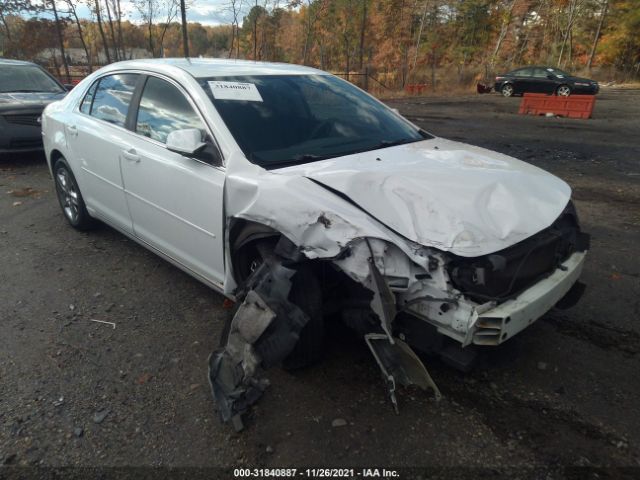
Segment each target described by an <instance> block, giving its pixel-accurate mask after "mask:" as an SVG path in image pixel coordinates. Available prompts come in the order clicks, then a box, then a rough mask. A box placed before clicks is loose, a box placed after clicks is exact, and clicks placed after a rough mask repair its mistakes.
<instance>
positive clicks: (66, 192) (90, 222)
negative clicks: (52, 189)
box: [53, 157, 95, 230]
mask: <svg viewBox="0 0 640 480" xmlns="http://www.w3.org/2000/svg"><path fill="white" fill-rule="evenodd" d="M53 178H54V181H55V184H56V194H57V196H58V202H60V208H62V213H64V216H65V218H66V219H67V221H68V222H69V224H70V225H71V226H72V227H73V228H75V229H77V230H89V229H90V228H92V227H93V226H94V225H95V220H94V219H93V218H92V217H91V215H89V212H87V207H86V205H85V203H84V199H83V198H82V194H81V193H80V188H78V182H76V178H75V177H74V176H73V173H72V172H71V168H69V165H68V164H67V162H66V161H65V159H64V158H62V157H61V158H59V159H58V160H57V161H56V162H55V164H54V165H53Z"/></svg>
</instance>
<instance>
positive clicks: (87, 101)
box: [80, 80, 100, 115]
mask: <svg viewBox="0 0 640 480" xmlns="http://www.w3.org/2000/svg"><path fill="white" fill-rule="evenodd" d="M99 82H100V81H99V80H97V81H95V82H93V85H91V86H90V87H89V90H87V93H86V95H85V96H84V98H83V99H82V103H81V104H80V111H81V112H82V113H86V114H87V115H89V114H90V113H91V104H92V103H93V97H94V95H95V93H96V88H98V83H99Z"/></svg>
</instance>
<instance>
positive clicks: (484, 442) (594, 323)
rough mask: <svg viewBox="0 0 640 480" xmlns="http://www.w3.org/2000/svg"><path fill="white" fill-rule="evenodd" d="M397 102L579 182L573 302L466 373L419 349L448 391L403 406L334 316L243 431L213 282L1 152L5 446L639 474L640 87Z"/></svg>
mask: <svg viewBox="0 0 640 480" xmlns="http://www.w3.org/2000/svg"><path fill="white" fill-rule="evenodd" d="M389 103H390V104H391V105H392V106H394V107H396V108H399V109H400V111H401V112H402V113H403V114H404V115H406V116H407V117H408V118H410V119H411V120H412V121H414V122H416V123H417V124H419V125H420V126H422V127H423V128H425V129H426V130H428V131H431V132H433V133H435V134H437V135H440V136H443V137H447V138H451V139H455V140H461V141H465V142H467V143H471V144H475V145H480V146H483V147H488V148H490V149H494V150H497V151H500V152H503V153H506V154H509V155H513V156H515V157H517V158H520V159H523V160H525V161H527V162H531V163H533V164H535V165H538V166H541V167H543V168H545V169H548V170H550V171H551V172H553V173H555V174H556V175H559V176H560V177H562V178H563V179H565V180H566V181H568V182H569V183H570V184H571V186H572V187H573V189H574V197H575V199H576V205H577V208H578V211H579V214H580V216H581V219H582V223H583V228H584V229H585V230H587V231H588V232H589V233H591V234H592V251H591V252H590V255H589V258H588V263H587V265H586V269H585V272H584V274H583V281H585V282H586V283H587V284H588V290H587V293H586V294H585V297H584V298H583V300H582V302H581V303H580V304H578V306H576V307H574V308H573V309H571V310H567V311H563V312H555V311H554V312H551V313H549V314H548V315H547V316H545V317H544V318H543V319H541V320H540V321H539V322H537V323H536V324H534V325H533V326H532V327H531V328H529V329H528V330H526V331H525V332H523V333H522V334H521V335H519V336H517V337H515V338H514V339H512V340H511V341H509V342H507V343H506V344H505V345H503V346H501V347H499V348H494V349H491V350H490V351H487V352H485V354H484V355H483V358H482V361H481V362H480V364H479V366H478V368H476V369H475V370H474V371H473V372H472V373H470V374H466V375H463V374H460V373H457V372H455V371H453V370H451V369H450V368H448V367H447V366H445V365H443V364H442V363H440V362H439V361H437V360H435V359H426V360H425V363H426V365H427V367H428V368H429V370H430V372H431V374H432V376H433V378H434V380H435V381H436V383H437V384H438V385H439V387H440V389H441V390H442V393H443V395H444V397H445V398H444V399H443V400H442V401H441V402H440V403H436V402H435V401H433V399H432V397H431V395H430V394H428V393H424V392H422V391H420V390H412V389H410V390H405V391H402V392H401V394H400V396H399V401H400V415H399V416H397V415H395V414H394V412H393V409H392V408H391V406H390V404H389V403H388V401H387V398H386V395H385V391H384V388H383V384H382V382H381V380H380V375H379V371H378V369H377V366H376V364H375V362H374V361H373V359H372V358H370V354H369V353H368V351H367V350H366V347H365V346H364V345H363V344H362V343H361V342H360V340H359V339H358V338H355V337H354V336H353V335H352V334H351V333H350V332H349V331H346V330H345V329H343V328H341V327H339V326H336V327H334V328H333V329H332V331H331V338H330V342H329V343H330V345H329V347H328V350H327V354H326V359H325V360H324V361H323V362H322V363H321V364H320V365H318V366H316V367H314V368H311V369H308V370H305V371H301V372H297V373H295V374H293V375H292V374H290V373H286V372H283V371H280V370H272V371H269V373H268V377H269V379H270V380H271V382H272V385H271V387H270V389H269V390H268V391H267V393H266V394H265V396H264V397H263V399H262V400H261V401H260V402H259V404H258V405H257V406H256V407H255V408H254V409H253V412H252V414H251V416H250V418H249V422H248V423H249V426H248V428H247V430H246V431H244V432H242V433H239V434H237V433H234V432H233V431H232V429H231V427H229V426H222V425H221V424H220V423H219V422H218V419H217V416H216V413H215V411H214V404H213V401H212V398H211V394H210V391H209V386H208V383H207V376H206V374H207V357H208V355H209V353H210V352H211V351H212V350H213V349H214V348H215V347H216V346H217V342H218V336H219V334H220V331H221V328H222V325H223V321H224V318H225V316H226V315H227V314H228V313H227V311H226V310H224V309H223V308H222V303H223V298H222V297H221V296H220V295H218V294H217V293H214V292H212V291H211V290H209V289H208V288H207V287H205V286H203V285H201V284H199V283H198V282H197V281H195V280H193V279H191V278H190V277H188V276H187V275H186V274H184V273H182V272H181V271H179V270H177V269H176V268H174V267H172V266H171V265H169V264H168V263H166V262H164V261H162V260H161V259H159V258H158V257H156V256H154V255H153V254H152V253H150V252H148V251H146V250H145V249H143V248H142V247H139V246H138V245H137V244H135V243H134V242H132V241H130V240H127V239H126V238H125V237H124V236H122V235H120V234H119V233H117V232H115V231H113V230H112V229H110V228H108V227H106V226H104V227H101V228H99V229H98V230H97V231H94V232H91V233H86V234H85V233H78V232H76V231H74V230H73V229H71V228H70V227H69V226H68V225H67V224H66V222H65V221H64V219H63V216H62V213H61V212H60V209H59V207H58V204H57V200H56V198H55V193H54V191H53V183H52V181H51V179H50V177H49V173H48V170H47V168H46V165H45V162H44V159H43V158H42V157H41V156H37V155H36V156H30V157H11V158H4V159H0V187H1V188H0V282H1V284H2V290H1V292H2V293H1V294H0V299H1V306H2V309H1V310H0V321H1V323H0V325H1V327H2V333H1V334H0V465H1V464H3V463H4V464H5V465H14V466H53V467H61V466H101V467H102V466H105V467H123V466H127V467H128V466H163V467H211V466H225V467H235V466H265V467H282V466H360V467H370V466H394V467H401V466H410V467H416V466H422V467H425V466H426V467H438V468H445V470H443V471H444V472H445V473H447V472H448V473H452V472H456V475H457V476H460V475H462V474H463V473H468V474H469V475H471V476H476V473H474V472H477V470H475V469H476V468H481V469H503V468H505V467H511V468H513V469H515V470H514V471H515V472H517V475H515V476H512V477H511V478H516V477H518V476H519V477H520V478H525V477H526V476H527V475H530V476H531V478H562V477H570V476H572V475H574V474H576V475H578V476H576V477H574V478H590V477H588V475H594V474H596V473H597V474H598V475H600V476H599V477H598V478H603V477H607V476H610V477H611V478H614V477H615V478H620V476H622V475H627V476H629V478H632V477H634V475H640V409H639V408H638V398H640V381H639V378H640V376H639V374H640V325H639V324H638V317H639V315H640V255H639V253H640V247H639V245H640V120H639V119H640V91H638V90H635V91H634V90H605V91H603V92H602V94H601V95H599V96H598V97H597V105H596V108H595V113H594V118H593V119H591V120H569V119H556V118H546V117H524V116H518V115H516V114H515V112H516V111H517V107H518V104H519V100H518V99H503V98H501V97H498V96H495V95H484V96H468V97H455V98H453V97H452V98H444V97H429V98H416V97H414V98H406V99H402V100H395V101H389ZM91 320H102V321H107V322H114V323H115V324H116V327H115V328H112V326H111V325H108V324H104V323H97V322H93V321H91ZM336 419H344V420H346V425H344V426H339V427H336V426H332V423H333V421H334V420H336ZM338 423H342V422H338ZM568 466H574V467H575V466H577V467H591V469H589V468H587V469H584V470H577V471H574V470H571V469H568V470H567V469H565V468H564V467H568ZM595 467H598V468H600V467H602V469H601V470H597V469H595ZM617 467H635V468H631V469H620V468H617ZM531 468H534V469H535V470H530V469H531ZM540 470H544V471H545V472H544V473H543V474H541V473H540ZM19 471H21V470H20V469H18V470H16V469H15V468H12V467H8V468H4V469H2V468H0V478H2V476H3V475H5V474H11V472H13V473H16V472H19ZM483 471H485V472H486V470H483ZM491 471H492V470H489V472H491ZM469 472H471V473H469ZM534 472H535V473H534ZM487 478H489V477H487ZM593 478H596V477H593ZM634 478H637V477H634Z"/></svg>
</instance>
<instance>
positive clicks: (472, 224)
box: [42, 59, 588, 419]
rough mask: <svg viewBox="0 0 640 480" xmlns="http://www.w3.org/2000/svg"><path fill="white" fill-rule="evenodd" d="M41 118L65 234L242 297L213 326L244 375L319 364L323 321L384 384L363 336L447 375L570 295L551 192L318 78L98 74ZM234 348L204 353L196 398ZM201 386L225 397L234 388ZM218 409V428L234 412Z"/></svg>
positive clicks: (176, 67)
mask: <svg viewBox="0 0 640 480" xmlns="http://www.w3.org/2000/svg"><path fill="white" fill-rule="evenodd" d="M42 127H43V136H44V145H45V150H46V156H47V160H48V162H49V166H50V169H51V172H52V175H53V178H54V180H55V185H56V190H57V193H58V198H59V200H60V205H61V206H62V209H63V211H64V215H65V217H66V219H67V220H68V221H69V223H70V224H71V225H72V226H73V227H75V228H77V229H81V230H84V229H88V228H90V227H91V226H92V225H93V224H94V222H95V220H96V219H99V220H100V221H102V222H104V223H107V224H109V225H111V226H112V227H114V228H116V229H117V230H119V231H121V232H122V233H123V234H125V235H127V236H129V237H130V238H132V239H134V240H135V241H137V242H139V243H141V244H142V245H144V246H146V247H148V248H149V249H151V250H153V251H154V252H156V253H158V254H159V255H161V256H162V257H164V258H165V259H167V260H168V261H170V262H172V263H173V264H175V265H176V266H178V267H179V268H181V269H183V270H185V271H186V272H188V273H190V274H191V275H193V276H194V277H196V278H197V279H199V280H201V281H202V282H204V283H206V284H207V285H209V286H211V287H213V288H215V289H216V290H219V291H221V292H223V293H224V294H225V295H227V296H228V297H230V298H234V299H237V300H239V301H241V302H238V303H241V306H240V308H239V310H238V313H237V314H236V315H235V317H234V320H233V325H229V328H228V329H227V330H228V331H227V332H226V334H225V335H226V336H227V337H228V338H227V343H228V344H230V343H234V342H235V344H236V347H237V345H238V344H237V342H238V341H240V342H241V343H242V342H244V343H245V344H248V345H250V346H251V347H252V348H251V349H249V350H251V352H252V355H253V357H251V359H248V358H243V359H242V361H243V362H244V363H243V365H244V368H245V370H246V371H245V377H250V376H251V375H252V374H253V373H254V372H253V371H250V370H251V368H249V367H248V366H250V365H251V362H250V361H249V360H252V361H253V362H254V363H253V364H254V365H260V366H268V365H271V364H275V363H279V362H281V361H283V359H284V363H285V365H287V366H290V367H295V366H300V365H304V364H308V363H309V362H311V361H313V360H315V359H317V358H318V357H319V356H320V354H321V352H322V342H323V332H324V326H323V325H324V323H323V322H324V319H325V318H326V317H327V315H329V314H330V313H339V314H340V316H341V317H342V319H343V320H344V321H345V322H346V323H347V324H348V325H350V326H351V327H353V328H354V329H356V330H358V331H360V332H361V333H363V334H364V335H365V338H367V342H368V343H369V346H370V347H371V349H372V352H373V353H374V355H376V359H377V360H378V362H379V363H380V366H381V367H382V368H383V371H386V372H387V374H389V369H390V368H392V367H393V366H392V365H389V364H388V362H387V364H385V354H384V352H383V350H384V349H385V348H386V346H380V345H392V346H394V348H395V346H397V345H403V346H404V347H406V348H409V347H408V346H407V345H406V344H408V345H411V346H412V347H413V348H415V349H417V350H420V351H422V352H428V353H437V354H440V355H442V356H443V357H444V358H445V359H448V361H450V362H452V363H454V364H457V365H458V366H461V367H464V366H465V365H466V364H467V363H468V360H469V354H468V353H464V352H471V351H472V350H473V347H470V348H466V349H461V348H459V347H463V346H465V347H466V346H472V345H498V344H500V343H502V342H503V341H505V340H507V339H509V338H511V337H512V336H513V335H515V334H516V333H518V332H519V331H521V330H523V329H524V328H525V327H527V326H528V325H530V324H531V323H532V322H534V321H535V320H536V319H537V318H539V317H540V316H542V315H543V314H544V313H545V312H546V311H548V310H549V309H550V308H552V307H553V306H554V305H556V304H557V303H558V302H559V301H560V300H562V302H563V303H565V304H569V303H571V300H572V299H571V298H568V296H567V293H568V292H569V291H570V290H571V295H569V297H570V296H572V295H573V294H576V295H573V296H579V295H577V294H578V293H580V288H579V286H580V285H581V284H579V283H577V280H578V277H579V275H580V272H581V269H582V266H583V262H584V258H585V252H586V250H587V248H588V236H587V235H586V234H584V233H582V232H581V231H580V227H579V225H578V219H577V216H576V212H575V209H574V208H573V205H572V203H571V201H570V194H571V190H570V188H569V186H568V185H567V184H566V183H565V182H563V181H562V180H560V179H558V178H556V177H554V176H553V175H551V174H549V173H547V172H545V171H543V170H541V169H539V168H536V167H534V166H532V165H530V164H527V163H524V162H521V161H519V160H516V159H514V158H510V157H508V156H505V155H502V154H499V153H495V152H491V151H488V150H485V149H482V148H478V147H473V146H469V145H465V144H462V143H457V142H452V141H449V140H445V139H442V138H437V137H435V136H433V135H431V134H429V133H427V132H425V131H423V130H421V129H420V128H418V127H417V126H415V125H413V124H412V123H410V122H409V121H407V120H406V119H404V118H403V117H401V116H400V115H399V114H397V113H396V112H394V111H393V110H391V109H390V108H388V107H386V106H385V105H384V104H382V103H380V102H379V101H377V100H376V99H375V98H373V97H371V96H370V95H368V94H367V93H365V92H363V91H361V90H360V89H358V88H356V87H355V86H353V85H351V84H350V83H348V82H345V81H343V80H341V79H339V78H337V77H334V76H332V75H330V74H327V73H325V72H322V71H319V70H315V69H312V68H307V67H302V66H294V65H286V64H269V63H256V62H245V61H233V60H206V59H197V60H196V59H191V60H189V59H160V60H140V61H128V62H121V63H115V64H112V65H109V66H107V67H105V68H103V69H101V70H99V71H97V72H95V73H94V74H92V75H91V76H89V77H88V78H86V79H85V80H83V81H82V82H81V83H80V84H79V85H78V86H77V87H76V88H75V89H74V90H73V91H72V92H71V93H69V95H68V96H67V97H66V98H65V99H64V100H62V101H60V102H57V103H54V104H52V105H50V106H49V107H47V109H46V111H45V112H44V114H43V118H42ZM265 279H267V280H265ZM265 282H266V283H270V285H271V287H269V288H266V287H265V285H266V283H265ZM574 284H575V285H577V286H576V287H575V288H573V289H572V287H573V286H574ZM563 297H564V298H563ZM265 311H266V312H268V314H266V315H265V314H264V312H265ZM257 312H262V313H257ZM247 319H250V320H251V321H249V322H246V320H247ZM247 325H249V326H250V327H251V328H249V326H247ZM234 335H235V337H234ZM238 335H239V336H238ZM236 337H237V338H236ZM234 338H235V340H234ZM385 342H386V344H385ZM404 347H403V348H404ZM236 350H238V349H237V348H236V349H235V350H234V349H233V348H230V347H229V348H226V350H224V351H223V352H221V353H220V355H219V358H218V362H217V363H215V361H212V369H213V370H212V372H213V373H212V379H213V380H212V381H213V382H214V393H216V388H215V382H216V378H217V377H216V372H218V373H219V371H221V370H220V369H224V368H225V366H224V363H225V362H224V360H223V359H224V358H227V357H228V358H232V359H235V361H240V357H239V355H241V354H240V353H238V351H236ZM240 350H242V349H240ZM245 350H246V351H249V350H248V349H244V350H243V351H245ZM405 350H406V349H405ZM225 355H226V357H225ZM234 355H235V357H234ZM245 355H246V352H245ZM214 360H215V359H214ZM387 360H388V359H387ZM216 369H217V370H216ZM244 380H246V378H245V379H244ZM247 385H248V384H247ZM218 387H219V388H218V393H219V395H216V398H217V399H218V401H219V402H224V393H225V388H231V387H233V385H222V386H220V385H218ZM235 387H237V385H235ZM221 391H222V393H220V392H221ZM227 393H228V392H227ZM250 393H251V392H250V389H249V388H248V387H247V395H248V396H250V395H249V394H250ZM228 403H229V405H228V407H229V411H228V412H227V415H226V418H225V419H228V418H232V417H233V416H234V415H235V414H237V413H238V411H240V410H241V408H240V407H238V406H237V405H234V404H233V402H231V401H230V402H228ZM224 416H225V415H224V414H223V417H224Z"/></svg>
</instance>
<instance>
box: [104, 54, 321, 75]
mask: <svg viewBox="0 0 640 480" xmlns="http://www.w3.org/2000/svg"><path fill="white" fill-rule="evenodd" d="M110 67H111V68H113V69H130V68H131V69H137V68H140V69H148V70H152V71H158V72H162V71H163V70H167V69H170V68H171V67H177V68H181V69H182V70H185V71H187V72H188V73H190V74H191V75H192V76H194V77H196V78H202V77H217V76H234V75H313V74H316V75H317V74H326V72H323V71H321V70H317V69H315V68H311V67H305V66H302V65H292V64H289V63H270V62H255V61H252V60H235V59H219V58H153V59H143V60H128V61H124V62H118V63H113V64H111V65H110Z"/></svg>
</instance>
